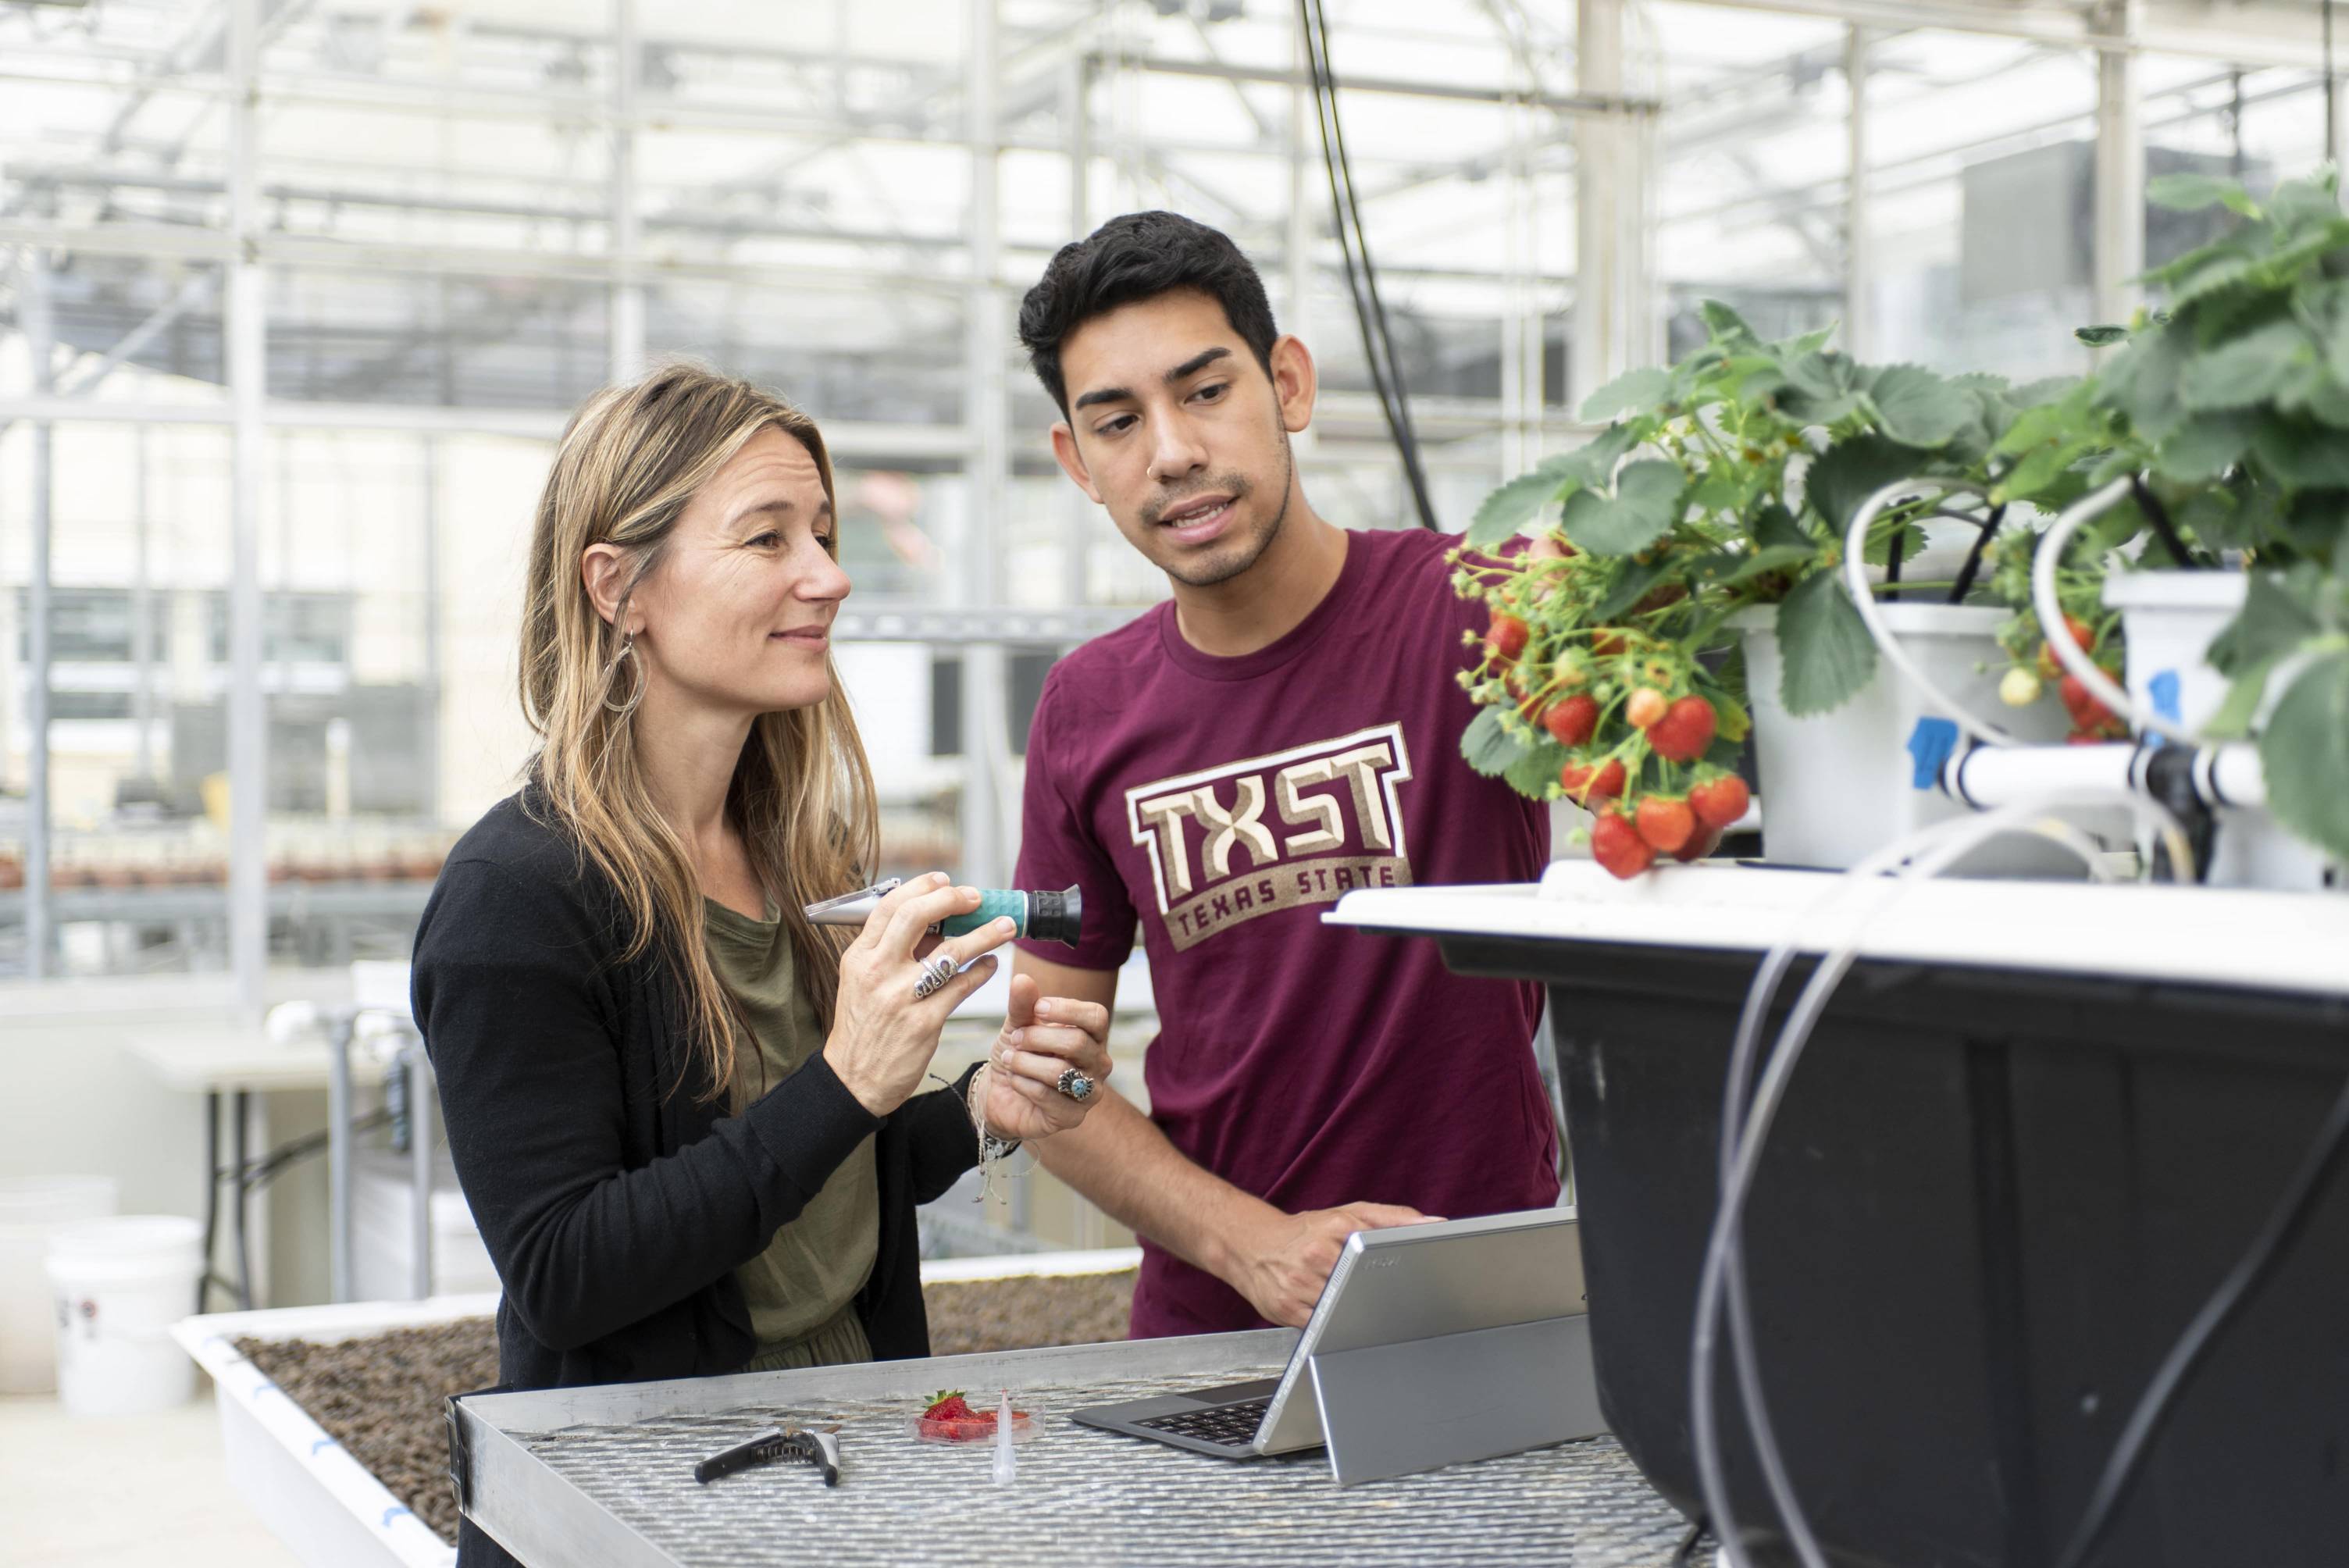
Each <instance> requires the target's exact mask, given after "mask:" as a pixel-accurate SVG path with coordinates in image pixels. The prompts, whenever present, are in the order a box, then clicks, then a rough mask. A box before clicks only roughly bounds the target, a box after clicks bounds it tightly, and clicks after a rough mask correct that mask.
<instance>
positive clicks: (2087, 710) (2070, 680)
mask: <svg viewBox="0 0 2349 1568" xmlns="http://www.w3.org/2000/svg"><path fill="white" fill-rule="evenodd" d="M2055 692H2056V695H2057V696H2060V697H2062V698H2063V699H2064V712H2066V713H2068V714H2070V715H2071V716H2072V723H2073V724H2074V725H2075V727H2078V728H2081V729H2098V730H2100V729H2104V728H2106V727H2110V726H2111V725H2112V724H2113V723H2114V718H2113V711H2112V709H2110V708H2108V707H2106V706H2105V705H2104V704H2103V703H2101V702H2098V701H2097V700H2096V695H2095V693H2094V692H2092V691H2090V690H2089V689H2088V687H2087V683H2086V682H2085V681H2083V680H2081V679H2080V677H2079V676H2064V679H2063V683H2062V684H2061V685H2059V686H2057V687H2056V688H2055Z"/></svg>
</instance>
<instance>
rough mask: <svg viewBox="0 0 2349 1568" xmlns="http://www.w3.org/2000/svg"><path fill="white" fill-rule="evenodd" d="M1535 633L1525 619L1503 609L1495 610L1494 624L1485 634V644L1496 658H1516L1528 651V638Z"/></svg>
mask: <svg viewBox="0 0 2349 1568" xmlns="http://www.w3.org/2000/svg"><path fill="white" fill-rule="evenodd" d="M1532 635H1533V633H1532V632H1531V631H1530V630H1528V629H1527V627H1526V624H1525V623H1524V622H1523V621H1520V620H1518V619H1517V618H1516V616H1515V615H1511V614H1506V613H1505V612H1503V611H1499V610H1495V611H1494V612H1493V624H1492V627H1491V629H1490V630H1488V631H1487V632H1486V633H1485V646H1486V647H1488V648H1490V649H1492V651H1493V655H1494V656H1495V657H1496V658H1503V659H1514V658H1516V656H1517V655H1519V654H1522V653H1524V652H1525V651H1526V639H1527V638H1528V637H1530V636H1532Z"/></svg>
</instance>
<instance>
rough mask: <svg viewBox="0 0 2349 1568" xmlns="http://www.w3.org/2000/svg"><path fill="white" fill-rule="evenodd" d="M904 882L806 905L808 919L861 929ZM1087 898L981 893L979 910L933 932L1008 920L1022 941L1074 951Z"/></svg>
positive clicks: (1065, 892) (1064, 892)
mask: <svg viewBox="0 0 2349 1568" xmlns="http://www.w3.org/2000/svg"><path fill="white" fill-rule="evenodd" d="M904 880H905V879H904V878H902V877H892V878H890V879H889V880H888V881H887V882H875V883H874V884H873V885H872V886H871V887H867V888H859V889H857V890H856V891H855V892H844V893H842V894H841V895H840V896H839V897H838V898H828V899H825V900H824V901H823V903H812V904H810V905H808V906H807V917H808V919H810V920H811V921H812V922H814V923H816V924H818V925H862V924H864V922H865V919H866V917H867V916H869V915H871V914H872V913H873V912H874V910H875V909H878V908H879V907H880V906H881V901H882V900H883V899H884V898H885V897H887V896H888V894H889V891H890V890H891V889H892V888H895V886H897V884H898V883H899V882H902V881H904ZM1084 913H1085V905H1084V895H1083V894H1082V893H1081V892H1079V891H1078V890H1077V889H1076V888H1074V887H1064V888H1062V889H1061V891H1060V892H1019V891H1018V890H1017V889H1009V888H982V889H980V890H979V894H978V908H977V909H976V910H973V911H972V912H971V913H968V914H957V915H953V916H950V917H949V918H947V919H946V920H942V921H940V922H938V923H937V924H936V925H934V926H932V927H930V929H931V930H932V931H934V932H936V933H937V934H939V935H940V936H961V935H964V934H967V933H969V932H973V931H977V930H978V928H979V927H980V926H982V925H985V924H987V923H988V922H990V921H996V920H1000V919H1002V918H1003V917H1004V916H1005V915H1009V916H1010V917H1011V918H1012V920H1013V921H1014V922H1016V923H1018V925H1019V935H1021V936H1024V937H1029V938H1030V939H1032V940H1034V941H1037V942H1059V943H1063V944H1067V945H1068V946H1071V947H1074V946H1075V945H1076V944H1077V934H1078V932H1079V931H1080V930H1081V928H1082V926H1083V923H1084Z"/></svg>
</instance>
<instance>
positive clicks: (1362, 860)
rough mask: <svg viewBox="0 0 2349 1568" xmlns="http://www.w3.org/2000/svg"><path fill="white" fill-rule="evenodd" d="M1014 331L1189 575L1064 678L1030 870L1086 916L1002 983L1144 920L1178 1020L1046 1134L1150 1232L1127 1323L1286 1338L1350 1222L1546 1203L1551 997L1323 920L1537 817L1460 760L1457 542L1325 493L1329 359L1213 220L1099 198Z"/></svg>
mask: <svg viewBox="0 0 2349 1568" xmlns="http://www.w3.org/2000/svg"><path fill="white" fill-rule="evenodd" d="M1019 332H1020V338H1021V341H1022V342H1024V343H1025V344H1026V345H1027V346H1028V350H1029V353H1030V356H1031V359H1032V362H1033V364H1034V366H1035V367H1036V372H1037V374H1038V376H1039V377H1040V378H1041V379H1042V381H1043V383H1044V386H1045V388H1046V390H1048V391H1049V392H1050V394H1051V395H1052V397H1053V400H1054V401H1055V402H1056V403H1057V404H1058V405H1059V406H1060V408H1061V413H1062V415H1063V420H1062V422H1061V423H1060V424H1057V425H1055V426H1054V427H1053V428H1052V450H1053V454H1054V456H1056V457H1057V458H1058V459H1060V462H1061V468H1062V469H1065V470H1067V472H1068V475H1069V477H1070V478H1071V480H1074V481H1076V483H1077V485H1078V486H1079V487H1080V488H1081V489H1082V490H1084V492H1085V493H1086V494H1087V495H1089V496H1091V497H1092V499H1093V500H1095V501H1097V502H1099V503H1100V504H1101V505H1102V506H1103V507H1104V508H1106V509H1107V511H1108V512H1109V514H1110V517H1111V519H1112V521H1114V522H1115V523H1116V524H1117V527H1118V530H1119V531H1121V532H1123V534H1124V535H1125V537H1126V538H1127V540H1128V541H1130V542H1132V543H1133V546H1134V548H1136V549H1138V550H1140V551H1141V552H1143V554H1144V555H1145V556H1147V557H1148V558H1149V559H1150V561H1151V562H1152V563H1153V564H1154V565H1156V566H1157V567H1159V568H1160V569H1161V570H1163V571H1164V572H1165V573H1166V575H1167V578H1168V580H1169V582H1170V583H1172V584H1173V587H1174V598H1173V600H1172V601H1171V602H1170V603H1162V604H1159V605H1158V606H1156V607H1155V608H1154V609H1153V610H1151V611H1150V612H1148V613H1147V614H1143V616H1141V617H1140V618H1139V619H1138V620H1136V621H1134V622H1133V624H1130V625H1128V626H1126V627H1124V628H1123V629H1121V630H1119V631H1117V632H1113V633H1112V634H1109V635H1107V636H1104V637H1100V638H1097V639H1095V640H1094V641H1092V642H1091V643H1088V644H1086V645H1084V646H1083V647H1081V648H1079V649H1078V650H1076V652H1074V653H1072V654H1071V655H1069V656H1068V657H1067V658H1065V659H1063V660H1061V662H1060V663H1059V664H1058V665H1055V666H1054V667H1053V669H1052V672H1051V674H1050V677H1049V678H1048V679H1047V680H1046V681H1045V683H1044V693H1043V697H1042V700H1041V701H1040V703H1039V704H1038V706H1037V709H1036V717H1035V723H1034V727H1033V728H1032V730H1031V731H1030V739H1029V748H1028V780H1027V792H1026V802H1025V812H1024V821H1025V829H1024V832H1023V835H1022V840H1021V844H1020V852H1019V876H1018V882H1017V884H1016V885H1018V886H1020V887H1063V886H1066V885H1068V884H1069V883H1071V882H1075V883H1077V884H1079V885H1080V886H1081V887H1082V888H1083V890H1084V899H1085V931H1084V936H1083V941H1082V943H1081V944H1080V945H1079V947H1078V948H1077V950H1076V951H1075V953H1074V954H1070V953H1069V951H1068V950H1067V949H1066V948H1062V947H1058V946H1052V947H1045V946H1042V945H1040V944H1028V943H1023V944H1021V952H1020V954H1019V958H1018V960H1017V962H1016V966H1015V967H1016V972H1017V973H1022V974H1028V975H1034V976H1035V977H1036V978H1037V980H1039V981H1040V983H1041V990H1042V993H1043V994H1044V995H1049V996H1068V997H1073V998H1077V999H1081V1000H1085V1001H1097V1002H1102V1003H1104V1004H1106V1003H1108V1002H1110V1001H1111V1000H1112V998H1113V996H1114V995H1115V992H1116V986H1117V968H1118V965H1120V964H1121V963H1122V962H1123V960H1124V958H1125V956H1126V954H1127V953H1128V952H1129V951H1130V950H1131V948H1132V946H1133V938H1134V930H1135V926H1136V923H1137V922H1138V923H1139V924H1140V927H1141V934H1142V941H1143V946H1144V948H1145V949H1146V950H1147V952H1148V953H1149V955H1150V969H1151V978H1152V982H1153V989H1154V991H1155V992H1156V994H1157V1001H1158V1013H1159V1022H1160V1033H1159V1036H1158V1037H1157V1039H1156V1041H1155V1042H1154V1043H1153V1044H1152V1046H1151V1047H1150V1050H1149V1054H1148V1056H1147V1057H1146V1059H1145V1061H1144V1064H1143V1074H1144V1078H1145V1081H1146V1083H1147V1086H1148V1088H1149V1105H1150V1109H1149V1114H1148V1115H1147V1116H1144V1115H1143V1113H1142V1112H1141V1111H1140V1110H1138V1109H1135V1108H1134V1106H1133V1104H1132V1103H1131V1102H1129V1101H1127V1100H1124V1099H1120V1098H1118V1097H1116V1096H1114V1095H1113V1094H1112V1096H1111V1097H1110V1098H1109V1099H1107V1100H1106V1101H1105V1102H1104V1103H1102V1105H1100V1106H1099V1107H1098V1108H1097V1109H1095V1110H1094V1111H1093V1113H1092V1115H1091V1116H1089V1117H1088V1118H1087V1119H1086V1120H1085V1124H1084V1126H1083V1127H1082V1128H1081V1129H1080V1130H1077V1131H1076V1132H1073V1133H1067V1134H1063V1135H1062V1136H1061V1137H1059V1138H1056V1139H1053V1140H1051V1141H1050V1144H1048V1145H1045V1146H1044V1147H1043V1148H1042V1149H1041V1150H1040V1158H1041V1159H1042V1160H1043V1161H1044V1164H1045V1167H1046V1169H1048V1170H1050V1171H1052V1172H1053V1173H1054V1174H1055V1175H1057V1176H1060V1177H1061V1179H1062V1180H1064V1181H1067V1182H1068V1183H1069V1184H1070V1185H1071V1186H1072V1187H1074V1188H1075V1189H1076V1190H1077V1191H1081V1192H1082V1193H1084V1194H1086V1195H1087V1196H1088V1197H1090V1198H1091V1199H1092V1201H1093V1202H1096V1203H1098V1204H1099V1205H1100V1206H1101V1207H1102V1209H1104V1210H1106V1211H1107V1212H1109V1213H1111V1214H1112V1215H1115V1216H1116V1217H1117V1218H1118V1219H1119V1220H1121V1221H1123V1222H1125V1223H1126V1224H1128V1225H1130V1226H1132V1227H1133V1230H1134V1231H1135V1232H1137V1233H1139V1234H1140V1235H1142V1236H1143V1238H1144V1241H1143V1269H1142V1278H1141V1283H1140V1284H1139V1285H1138V1286H1137V1288H1136V1290H1135V1292H1134V1298H1133V1333H1134V1334H1135V1335H1136V1336H1150V1335H1163V1334H1187V1333H1206V1332H1213V1331H1217V1330H1224V1329H1237V1328H1248V1327H1254V1326H1258V1325H1260V1324H1261V1323H1263V1322H1266V1321H1271V1322H1274V1323H1281V1324H1290V1325H1300V1324H1302V1323H1304V1322H1305V1320H1306V1319H1307V1318H1308V1317H1309V1316H1310V1315H1311V1314H1312V1310H1313V1304H1314V1301H1315V1298H1316V1297H1317V1296H1318V1295H1319V1294H1320V1290H1321V1286H1322V1284H1324V1283H1325V1282H1326V1281H1327V1280H1328V1278H1329V1274H1330V1267H1331V1265H1332V1264H1334V1263H1335V1262H1336V1259H1337V1256H1338V1253H1339V1251H1340V1248H1341V1247H1342V1246H1343V1245H1344V1243H1345V1239H1346V1237H1347V1236H1348V1235H1349V1234H1350V1233H1353V1232H1355V1231H1360V1230H1369V1229H1373V1228H1376V1227H1379V1226H1383V1225H1394V1224H1407V1223H1410V1222H1414V1221H1417V1220H1421V1219H1425V1218H1429V1217H1432V1216H1447V1217H1453V1218H1465V1217H1467V1216H1470V1215H1475V1214H1486V1213H1497V1212H1506V1211H1508V1210H1514V1209H1527V1208H1538V1207H1541V1206H1544V1205H1547V1204H1549V1203H1552V1202H1556V1201H1557V1187H1558V1184H1557V1136H1556V1129H1555V1124H1554V1122H1553V1120H1552V1118H1551V1114H1550V1109H1549V1102H1548V1099H1547V1096H1546V1094H1545V1093H1544V1091H1543V1088H1542V1084H1541V1080H1540V1075H1539V1074H1538V1072H1537V1070H1536V1068H1535V1065H1534V1057H1533V1052H1532V1049H1531V1044H1530V1042H1531V1039H1532V1036H1533V1031H1534V1026H1535V1023H1536V1020H1537V1014H1538V1009H1539V1006H1540V995H1539V992H1538V990H1537V988H1536V987H1533V986H1530V985H1512V984H1507V983H1504V982H1500V981H1494V980H1470V979H1463V978H1460V977H1459V976H1456V975H1453V974H1451V973H1450V972H1449V971H1447V970H1446V969H1445V968H1444V965H1443V963H1442V961H1441V959H1440V958H1439V957H1438V956H1437V954H1436V948H1435V944H1433V943H1430V942H1400V941H1394V940H1391V939H1386V938H1381V937H1374V936H1369V935H1364V934H1360V933H1357V932H1352V931H1349V930H1346V929H1344V928H1341V927H1336V926H1329V925H1324V924H1323V923H1322V922H1321V915H1322V914H1323V913H1324V912H1325V911H1327V910H1328V908H1329V907H1330V905H1331V904H1332V903H1335V902H1336V901H1337V900H1338V899H1340V898H1341V897H1343V896H1344V895H1345V894H1346V893H1347V892H1350V891H1352V890H1354V889H1357V888H1378V887H1407V886H1413V885H1416V884H1423V883H1438V882H1530V881H1532V880H1534V879H1536V878H1537V877H1538V876H1539V874H1540V872H1541V868H1542V865H1543V862H1544V861H1545V860H1546V859H1547V831H1548V830H1547V815H1546V811H1545V809H1544V808H1543V807H1541V806H1539V805H1537V804H1534V803H1532V802H1529V801H1526V800H1525V799H1521V798H1520V797H1518V796H1517V795H1516V793H1515V792H1513V791H1512V790H1510V789H1507V788H1506V786H1504V785H1503V784H1501V783H1499V782H1497V781H1495V780H1493V779H1484V778H1481V777H1479V776H1478V775H1476V774H1475V773H1474V772H1473V771H1471V770H1470V769H1468V767H1467V766H1466V765H1465V764H1464V762H1462V760H1461V758H1460V735H1461V731H1462V730H1463V729H1464V727H1466V725H1467V723H1468V720H1469V718H1470V717H1471V716H1472V712H1473V710H1472V708H1471V707H1470V704H1469V701H1468V698H1467V696H1466V694H1464V692H1463V691H1462V690H1461V689H1460V687H1459V686H1458V685H1457V683H1456V682H1455V681H1454V678H1453V677H1454V673H1455V672H1456V671H1457V670H1459V669H1460V668H1461V667H1462V666H1463V665H1464V662H1465V657H1466V655H1465V653H1464V649H1463V646H1462V643H1463V634H1464V632H1469V633H1473V632H1475V630H1477V629H1478V622H1477V618H1476V616H1475V614H1473V613H1472V611H1471V609H1470V607H1469V606H1468V605H1467V604H1466V603H1464V602H1462V601H1461V600H1459V599H1457V598H1456V597H1454V594H1453V593H1452V591H1451V587H1450V581H1449V579H1450V573H1451V568H1450V566H1449V564H1448V563H1447V562H1446V561H1445V560H1444V555H1445V552H1447V551H1448V550H1449V549H1451V548H1452V547H1453V546H1454V544H1455V543H1456V542H1457V541H1456V540H1454V539H1452V538H1447V537H1444V536H1442V535H1438V534H1434V533H1429V532H1425V531H1415V530H1414V531H1368V532H1365V531H1345V530H1342V529H1340V528H1338V527H1336V526H1335V525H1333V524H1331V523H1330V522H1328V521H1324V520H1323V519H1322V518H1321V517H1319V515H1317V514H1316V513H1315V512H1314V511H1313V509H1312V506H1311V505H1310V504H1309V502H1308V501H1307V500H1306V498H1305V491H1304V489H1303V486H1302V485H1301V483H1300V482H1299V479H1298V474H1297V467H1296V463H1295V460H1294V459H1293V456H1292V454H1291V451H1290V448H1289V438H1290V437H1291V436H1292V435H1295V434H1296V433H1298V432H1299V431H1301V430H1303V429H1304V428H1306V426H1307V424H1308V423H1309V421H1310V419H1311V418H1312V413H1313V398H1314V389H1315V372H1314V366H1313V359H1312V356H1310V355H1309V353H1308V352H1307V351H1306V348H1305V346H1304V345H1303V344H1302V343H1300V342H1299V341H1298V340H1297V339H1296V338H1295V337H1291V336H1282V335H1278V334H1277V332H1276V330H1275V328H1274V325H1273V318H1272V310H1271V306H1270V305H1269V304H1268V302H1267V301H1266V298H1265V293H1264V285H1263V284H1262V282H1261V281H1260V280H1259V279H1258V277H1257V273H1256V270H1255V268H1254V267H1252V266H1251V265H1250V264H1249V263H1248V262H1247V258H1246V257H1245V256H1243V255H1242V254H1241V253H1240V252H1239V251H1238V249H1237V247H1236V246H1234V245H1233V243H1232V242H1231V241H1230V240H1229V239H1227V238H1226V237H1225V236H1224V235H1223V234H1221V233H1218V232H1216V231H1215V230H1213V229H1209V228H1206V227H1205V226H1203V225H1201V224H1198V223H1195V222H1191V221H1189V220H1188V219H1185V218H1181V217H1177V216H1174V214H1171V213H1165V212H1143V213H1134V214H1130V215H1128V216H1126V217H1123V218H1117V219H1113V220H1112V221H1111V222H1108V223H1106V224H1104V225H1102V228H1101V229H1100V230H1099V231H1097V232H1095V233H1093V234H1092V236H1091V237H1090V238H1088V239H1086V240H1084V241H1082V242H1080V243H1077V244H1072V245H1069V246H1067V247H1065V248H1063V249H1062V250H1061V253H1059V254H1058V255H1056V256H1055V257H1054V258H1053V259H1052V263H1051V264H1050V267H1049V268H1048V269H1047V270H1046V272H1045V274H1044V277H1043V279H1042V281H1041V282H1040V283H1038V284H1037V285H1036V286H1035V287H1034V288H1033V289H1031V290H1030V291H1029V293H1028V296H1027V298H1026V300H1025V301H1024V302H1023V304H1022V305H1021V308H1020V313H1019ZM1022 994H1023V995H1030V994H1032V993H1027V992H1026V989H1025V988H1024V987H1023V988H1022ZM1012 1022H1013V1024H1014V1025H1015V1026H1019V1025H1022V1024H1025V1023H1027V1022H1028V1020H1026V1019H1025V1018H1023V1017H1019V1016H1015V1017H1014V1019H1013V1020H1012ZM1035 1022H1036V1023H1037V1024H1038V1025H1040V1026H1044V1027H1050V1026H1051V1020H1050V1017H1049V1016H1047V1017H1044V1018H1041V1019H1038V1020H1036V1021H1035Z"/></svg>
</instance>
